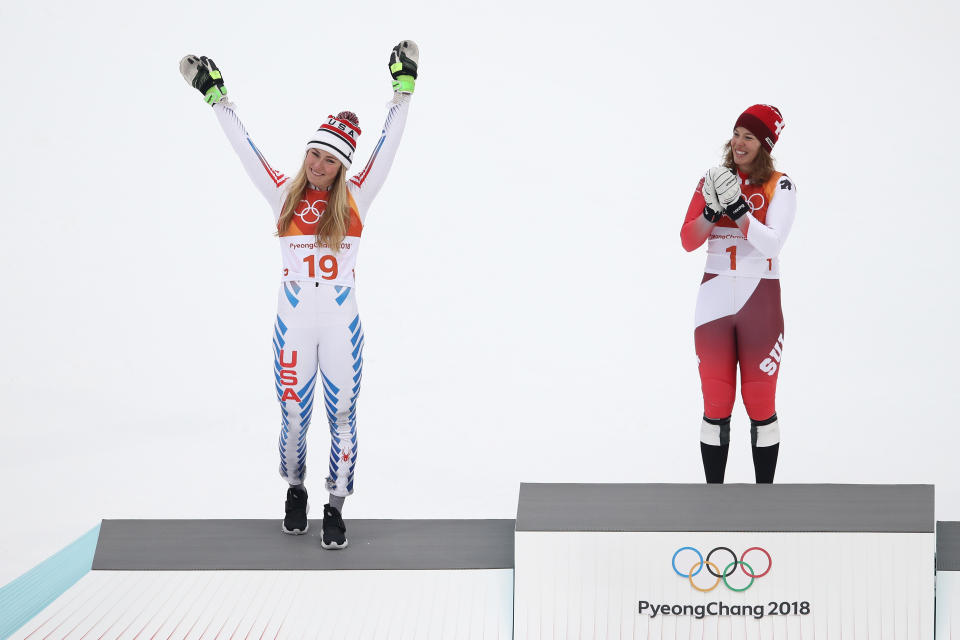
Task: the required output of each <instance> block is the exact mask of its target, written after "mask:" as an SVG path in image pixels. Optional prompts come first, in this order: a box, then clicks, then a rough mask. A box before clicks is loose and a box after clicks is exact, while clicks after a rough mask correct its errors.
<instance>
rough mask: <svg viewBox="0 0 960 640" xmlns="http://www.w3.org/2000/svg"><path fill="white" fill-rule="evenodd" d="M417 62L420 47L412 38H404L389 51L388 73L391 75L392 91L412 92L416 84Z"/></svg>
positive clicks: (418, 60)
mask: <svg viewBox="0 0 960 640" xmlns="http://www.w3.org/2000/svg"><path fill="white" fill-rule="evenodd" d="M419 62H420V49H419V48H418V47H417V43H416V42H414V41H413V40H404V41H403V42H401V43H400V44H398V45H397V46H395V47H394V48H393V49H392V50H391V51H390V75H391V76H392V77H393V90H394V91H400V92H401V93H413V90H414V88H415V87H416V86H417V83H416V80H417V65H418V63H419Z"/></svg>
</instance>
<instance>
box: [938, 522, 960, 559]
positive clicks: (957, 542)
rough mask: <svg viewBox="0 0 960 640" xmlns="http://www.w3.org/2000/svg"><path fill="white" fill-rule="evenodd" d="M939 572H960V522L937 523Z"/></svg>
mask: <svg viewBox="0 0 960 640" xmlns="http://www.w3.org/2000/svg"><path fill="white" fill-rule="evenodd" d="M937 571H960V522H938V523H937Z"/></svg>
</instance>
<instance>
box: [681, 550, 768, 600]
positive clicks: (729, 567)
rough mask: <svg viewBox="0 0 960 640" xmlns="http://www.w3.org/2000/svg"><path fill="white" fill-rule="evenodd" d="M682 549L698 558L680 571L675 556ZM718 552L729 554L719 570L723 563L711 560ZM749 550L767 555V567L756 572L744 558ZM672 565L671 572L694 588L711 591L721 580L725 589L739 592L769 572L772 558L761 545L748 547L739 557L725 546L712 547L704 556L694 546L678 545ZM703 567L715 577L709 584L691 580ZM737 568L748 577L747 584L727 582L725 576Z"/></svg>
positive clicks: (731, 573)
mask: <svg viewBox="0 0 960 640" xmlns="http://www.w3.org/2000/svg"><path fill="white" fill-rule="evenodd" d="M683 551H692V552H694V553H695V554H697V558H698V561H697V562H694V563H693V566H691V567H690V569H689V570H688V571H686V572H684V571H681V570H680V569H678V568H677V556H679V555H680V553H681V552H683ZM718 552H724V553H727V554H730V558H731V561H730V562H729V563H727V564H726V565H725V566H724V569H723V571H721V570H720V566H722V565H723V562H721V561H719V560H718V562H720V564H719V565H718V564H717V563H716V562H712V561H711V558H713V556H714V554H716V553H718ZM750 552H757V553H761V554H763V555H765V556H766V557H767V568H766V569H764V570H763V572H762V573H756V572H755V571H754V569H753V567H752V566H751V565H750V564H749V563H748V562H747V560H746V558H747V554H749V553H750ZM754 557H756V554H754ZM754 562H756V560H754ZM672 566H673V572H674V573H676V574H677V575H678V576H680V577H681V578H686V579H687V580H689V581H690V586H691V587H693V588H694V589H696V590H697V591H702V592H707V591H713V590H714V589H716V588H717V587H718V586H719V585H720V583H721V582H723V584H725V585H726V587H727V589H729V590H730V591H738V592H740V591H746V590H747V589H749V588H750V587H752V586H753V582H754V580H756V579H757V578H762V577H763V576H765V575H767V574H768V573H770V569H771V568H772V567H773V559H771V558H770V554H769V553H768V552H767V550H766V549H764V548H763V547H750V548H749V549H747V550H746V551H744V552H743V553H742V554H741V555H740V557H739V558H738V557H737V554H735V553H734V552H733V551H732V550H731V549H728V548H727V547H714V548H713V549H711V550H710V552H709V553H708V554H707V557H706V558H704V557H703V554H702V553H700V551H699V550H698V549H695V548H694V547H680V548H679V549H677V550H676V551H675V552H674V554H673V560H672ZM761 566H762V565H761ZM704 568H706V570H707V573H709V574H710V575H711V576H713V577H714V578H716V580H715V581H714V583H713V584H712V585H710V586H701V585H698V584H697V583H696V582H694V580H693V578H694V577H695V576H697V575H698V574H699V573H700V572H701V571H703V569H704ZM738 568H739V569H740V571H741V572H742V573H743V574H744V575H745V576H746V577H748V578H750V582H748V583H747V586H745V587H742V588H739V587H734V586H731V584H730V583H729V582H727V578H729V577H730V576H732V575H733V574H734V573H735V572H736V571H737V569H738Z"/></svg>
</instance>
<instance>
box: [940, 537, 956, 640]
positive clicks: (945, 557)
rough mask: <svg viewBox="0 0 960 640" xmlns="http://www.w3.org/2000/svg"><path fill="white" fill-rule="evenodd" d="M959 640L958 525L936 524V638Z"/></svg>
mask: <svg viewBox="0 0 960 640" xmlns="http://www.w3.org/2000/svg"><path fill="white" fill-rule="evenodd" d="M956 637H960V522H938V523H937V638H948V639H949V638H956Z"/></svg>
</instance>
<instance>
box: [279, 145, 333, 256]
mask: <svg viewBox="0 0 960 640" xmlns="http://www.w3.org/2000/svg"><path fill="white" fill-rule="evenodd" d="M346 173H347V172H346V170H345V169H344V168H343V165H342V164H341V165H340V168H339V169H337V175H336V176H335V177H334V178H333V184H332V185H331V186H330V195H329V197H328V198H327V207H326V209H325V210H324V212H323V214H322V215H321V216H320V224H319V225H317V234H316V239H317V243H318V244H319V243H324V244H326V245H327V246H328V247H329V248H330V250H331V251H333V252H334V253H337V252H339V251H340V243H341V242H343V239H344V237H345V236H346V235H347V229H348V227H349V224H350V194H349V192H348V191H347V179H346ZM307 185H308V183H307V163H306V157H304V163H303V166H301V167H300V171H298V172H297V175H296V177H294V179H293V181H292V182H291V183H290V191H288V192H287V199H286V201H284V203H283V209H281V210H280V220H279V221H277V233H276V235H280V234H281V233H283V232H285V231H286V230H287V229H288V228H289V227H290V223H291V222H292V221H293V216H294V212H295V211H296V209H297V205H298V204H300V201H301V200H303V199H304V194H306V192H307Z"/></svg>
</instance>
